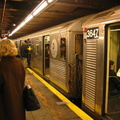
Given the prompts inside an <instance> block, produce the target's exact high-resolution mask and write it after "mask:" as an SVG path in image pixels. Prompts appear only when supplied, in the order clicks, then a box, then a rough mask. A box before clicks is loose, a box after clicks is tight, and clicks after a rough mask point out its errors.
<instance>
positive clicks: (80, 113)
mask: <svg viewBox="0 0 120 120" xmlns="http://www.w3.org/2000/svg"><path fill="white" fill-rule="evenodd" d="M27 70H28V71H29V72H30V73H31V74H33V75H34V76H35V77H36V78H37V79H38V80H39V81H40V82H42V83H43V84H44V85H45V86H46V87H47V88H48V89H49V90H50V91H52V92H53V93H54V94H55V95H56V96H57V97H59V98H60V99H61V100H62V101H63V102H66V103H67V104H66V105H67V106H68V107H69V108H70V109H71V110H72V111H73V112H74V113H75V114H77V115H78V116H79V117H80V118H81V119H83V120H93V118H91V117H90V116H89V115H87V114H86V113H85V112H84V111H83V110H81V109H80V108H78V107H77V106H76V105H74V104H73V103H72V102H71V101H70V100H68V99H67V98H66V97H65V96H64V95H62V94H61V93H60V92H59V91H57V90H56V89H55V88H54V87H52V86H51V85H50V84H48V83H47V82H46V81H45V80H44V79H42V78H41V77H40V76H39V75H37V74H36V73H35V72H34V71H32V70H31V69H29V68H27Z"/></svg>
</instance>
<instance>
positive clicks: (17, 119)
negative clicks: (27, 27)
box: [0, 39, 26, 120]
mask: <svg viewBox="0 0 120 120" xmlns="http://www.w3.org/2000/svg"><path fill="white" fill-rule="evenodd" d="M17 54H18V50H17V48H16V46H15V44H14V42H13V41H12V40H10V39H6V40H1V41H0V57H1V61H0V120H26V117H25V108H24V102H23V89H24V84H25V75H26V72H25V68H24V65H23V62H22V60H21V59H19V58H17V57H16V55H17Z"/></svg>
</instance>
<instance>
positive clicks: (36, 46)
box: [35, 44, 39, 54]
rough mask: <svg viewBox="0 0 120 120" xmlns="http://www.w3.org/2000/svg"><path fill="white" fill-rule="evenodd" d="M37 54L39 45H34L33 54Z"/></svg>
mask: <svg viewBox="0 0 120 120" xmlns="http://www.w3.org/2000/svg"><path fill="white" fill-rule="evenodd" d="M38 53H39V45H38V44H36V45H35V54H38Z"/></svg>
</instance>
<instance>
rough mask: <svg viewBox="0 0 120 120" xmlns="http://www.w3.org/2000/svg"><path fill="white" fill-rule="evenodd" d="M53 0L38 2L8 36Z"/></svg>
mask: <svg viewBox="0 0 120 120" xmlns="http://www.w3.org/2000/svg"><path fill="white" fill-rule="evenodd" d="M53 1H55V0H43V1H42V2H40V4H38V6H37V7H36V8H35V9H34V10H33V11H32V12H31V13H30V14H29V15H28V16H27V17H26V18H25V19H24V20H23V21H22V22H21V23H20V24H19V25H18V27H16V28H15V29H14V30H13V31H12V32H11V33H10V34H9V36H12V35H13V34H14V33H15V32H17V31H18V30H19V29H20V28H21V27H23V26H24V25H25V24H26V23H27V22H29V21H30V20H31V19H32V18H33V17H34V16H36V15H37V14H38V13H39V12H40V11H42V10H43V9H44V8H45V7H47V6H48V5H49V4H50V3H51V2H53Z"/></svg>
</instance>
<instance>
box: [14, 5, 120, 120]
mask: <svg viewBox="0 0 120 120" xmlns="http://www.w3.org/2000/svg"><path fill="white" fill-rule="evenodd" d="M24 40H28V41H29V45H30V46H31V48H32V51H31V69H32V70H34V71H35V72H36V73H38V74H40V75H41V76H42V77H44V78H45V79H46V80H47V81H48V82H50V83H51V84H52V85H53V86H54V87H56V88H57V89H58V90H59V91H60V92H62V93H63V94H64V95H65V96H67V97H68V98H81V99H80V101H79V102H81V109H83V110H84V111H85V112H86V113H88V114H89V115H90V116H92V117H93V118H94V119H96V120H102V119H103V120H119V117H120V94H118V95H111V94H110V86H109V84H110V80H111V79H110V78H111V76H109V61H110V60H113V61H114V63H115V71H116V72H117V71H118V70H119V68H120V6H116V7H114V8H111V9H109V10H106V11H103V12H100V13H96V14H92V15H89V16H85V17H81V18H78V19H75V20H72V21H69V22H66V23H63V24H60V25H57V26H54V27H51V28H47V29H45V30H41V31H39V32H36V33H32V34H30V35H27V36H23V37H21V38H18V39H15V43H16V45H17V46H18V48H19V47H20V46H21V44H22V42H24ZM118 81H119V80H118Z"/></svg>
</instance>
